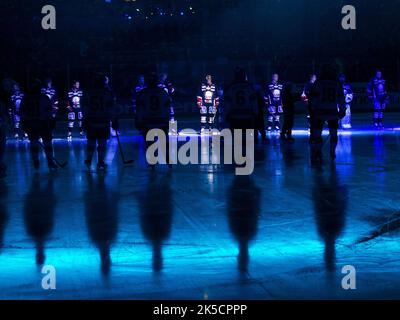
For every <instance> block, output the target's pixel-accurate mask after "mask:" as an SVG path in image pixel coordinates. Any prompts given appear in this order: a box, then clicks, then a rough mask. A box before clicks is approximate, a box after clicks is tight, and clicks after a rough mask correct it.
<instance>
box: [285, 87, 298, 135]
mask: <svg viewBox="0 0 400 320" xmlns="http://www.w3.org/2000/svg"><path fill="white" fill-rule="evenodd" d="M300 100H301V96H300V94H296V93H294V92H293V85H292V84H291V83H286V84H285V86H284V87H283V92H282V102H283V105H284V106H285V107H284V108H283V118H284V120H283V127H282V132H281V138H282V139H283V140H288V141H294V139H293V136H292V131H293V127H294V116H295V104H296V102H297V101H300Z"/></svg>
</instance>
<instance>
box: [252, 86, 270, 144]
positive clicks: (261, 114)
mask: <svg viewBox="0 0 400 320" xmlns="http://www.w3.org/2000/svg"><path fill="white" fill-rule="evenodd" d="M256 92H257V106H258V113H257V117H256V129H257V130H256V132H255V134H254V138H255V142H256V143H258V141H259V137H258V134H260V135H261V140H262V141H267V134H266V133H265V101H264V89H263V88H262V86H257V87H256Z"/></svg>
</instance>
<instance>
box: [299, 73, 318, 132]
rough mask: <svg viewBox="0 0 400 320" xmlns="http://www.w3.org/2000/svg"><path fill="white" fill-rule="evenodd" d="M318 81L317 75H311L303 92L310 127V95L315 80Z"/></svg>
mask: <svg viewBox="0 0 400 320" xmlns="http://www.w3.org/2000/svg"><path fill="white" fill-rule="evenodd" d="M316 81H317V75H315V74H312V75H310V78H309V81H308V82H307V83H306V85H305V86H304V89H303V92H302V94H301V100H302V101H303V102H304V103H305V105H306V107H307V125H308V127H309V128H310V126H311V123H310V104H309V99H308V97H309V96H310V91H311V88H312V87H314V84H315V82H316Z"/></svg>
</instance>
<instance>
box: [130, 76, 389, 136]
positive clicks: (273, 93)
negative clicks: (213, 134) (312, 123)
mask: <svg viewBox="0 0 400 320" xmlns="http://www.w3.org/2000/svg"><path fill="white" fill-rule="evenodd" d="M315 80H316V79H313V78H311V79H310V80H309V82H308V83H307V84H306V85H305V87H304V90H303V92H302V94H301V99H302V100H303V101H304V102H306V104H307V103H308V98H307V95H308V91H309V88H310V86H312V85H313V82H314V81H315ZM162 81H163V82H161V83H164V81H166V76H164V78H163V79H162ZM338 82H339V84H340V85H341V87H342V88H343V94H344V96H345V99H346V100H345V101H346V115H345V117H344V118H343V119H342V120H341V122H340V125H341V127H342V128H343V129H351V128H352V124H351V103H352V101H353V98H354V93H353V90H352V86H351V85H350V84H349V83H348V82H347V81H346V76H345V75H344V74H340V75H339V77H338ZM166 83H168V84H169V86H168V89H166V90H167V93H169V94H171V93H173V91H171V90H170V89H169V88H173V86H172V85H171V83H170V82H169V81H167V82H166ZM163 86H164V85H163ZM164 87H165V86H164ZM144 88H146V84H145V80H144V76H140V77H139V81H138V85H137V86H136V88H135V94H137V93H139V92H140V91H141V90H143V89H144ZM165 88H167V87H165ZM258 91H259V92H258V93H259V95H262V96H260V99H259V102H260V106H259V108H260V112H259V115H260V117H263V119H260V120H259V121H258V122H259V124H260V127H261V129H260V131H261V135H262V136H263V137H264V132H263V131H264V130H265V129H264V127H265V124H264V117H265V115H266V120H267V128H266V130H267V131H269V132H270V131H273V130H275V131H281V116H282V115H285V119H286V121H285V123H284V127H283V130H282V134H281V135H282V138H288V139H292V137H291V131H292V128H293V117H294V104H295V102H296V101H298V100H300V98H299V99H298V95H296V94H294V93H292V85H291V84H290V83H285V84H283V83H281V82H279V75H278V74H273V76H272V81H271V82H270V83H268V84H267V85H266V86H265V89H264V90H258ZM367 95H368V99H369V100H370V101H371V102H372V103H373V106H374V121H373V123H374V126H375V127H376V128H383V114H384V110H385V108H386V105H387V103H388V99H389V96H388V94H387V91H386V81H385V80H384V79H383V78H382V72H380V71H377V73H376V75H375V76H374V77H373V78H372V79H371V81H370V82H369V84H368V87H367ZM222 98H223V91H222V90H221V89H219V88H218V86H217V85H216V83H215V82H214V81H213V77H212V76H211V75H207V76H206V78H205V82H204V83H202V84H201V87H200V89H199V91H198V95H197V105H198V108H199V111H200V124H201V132H202V133H203V132H206V131H208V130H211V129H212V128H213V126H214V124H215V121H216V119H217V114H218V111H219V107H220V104H221V100H222ZM308 119H309V115H308Z"/></svg>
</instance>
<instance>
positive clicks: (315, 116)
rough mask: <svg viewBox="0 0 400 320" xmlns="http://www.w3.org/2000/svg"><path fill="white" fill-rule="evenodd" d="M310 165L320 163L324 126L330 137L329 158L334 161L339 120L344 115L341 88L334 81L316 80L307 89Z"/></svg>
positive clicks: (344, 109)
mask: <svg viewBox="0 0 400 320" xmlns="http://www.w3.org/2000/svg"><path fill="white" fill-rule="evenodd" d="M307 98H308V103H309V110H310V123H311V131H310V144H311V163H312V164H320V163H321V162H322V148H323V139H322V131H323V127H324V124H325V123H327V124H328V128H329V135H330V156H331V159H332V160H334V159H336V147H337V144H338V129H339V119H342V118H343V117H344V116H345V114H346V106H345V101H344V93H343V88H342V87H341V86H339V85H338V83H337V82H336V81H331V80H321V81H319V80H316V81H315V82H314V83H313V84H312V85H311V86H310V88H309V93H308V96H307Z"/></svg>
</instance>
